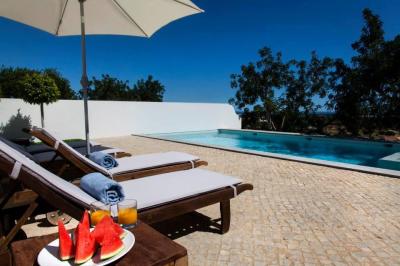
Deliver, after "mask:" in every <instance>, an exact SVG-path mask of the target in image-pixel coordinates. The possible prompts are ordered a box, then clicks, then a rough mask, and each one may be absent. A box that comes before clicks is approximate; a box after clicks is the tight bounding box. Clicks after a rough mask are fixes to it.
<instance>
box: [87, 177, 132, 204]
mask: <svg viewBox="0 0 400 266" xmlns="http://www.w3.org/2000/svg"><path fill="white" fill-rule="evenodd" d="M80 187H81V188H82V189H83V190H84V191H86V192H87V193H88V194H89V195H91V196H92V197H93V198H95V199H97V200H99V201H101V202H103V203H105V204H116V203H118V202H120V201H122V200H124V198H125V194H124V190H123V189H122V187H121V185H120V184H118V182H116V181H114V180H112V179H110V178H108V177H106V176H104V175H103V174H101V173H90V174H87V175H85V176H84V177H82V179H81V183H80Z"/></svg>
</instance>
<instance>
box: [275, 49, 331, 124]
mask: <svg viewBox="0 0 400 266" xmlns="http://www.w3.org/2000/svg"><path fill="white" fill-rule="evenodd" d="M290 65H291V67H290V72H289V77H288V78H287V79H286V84H285V85H286V86H285V87H286V90H285V92H284V93H283V94H282V96H281V97H280V99H279V103H280V109H281V116H282V120H281V126H280V129H281V130H285V131H298V130H301V131H302V130H304V129H305V128H307V127H308V126H311V121H312V120H314V119H313V117H314V116H315V114H316V112H317V111H319V110H320V109H321V107H322V106H321V105H319V104H316V103H315V99H316V98H317V97H319V98H325V97H326V95H327V93H328V91H329V88H330V87H329V85H330V82H329V77H330V73H331V71H332V66H333V60H332V59H330V58H328V57H325V58H323V59H320V58H318V56H317V53H316V52H312V53H311V59H310V61H309V62H307V61H305V60H301V61H296V60H291V62H290Z"/></svg>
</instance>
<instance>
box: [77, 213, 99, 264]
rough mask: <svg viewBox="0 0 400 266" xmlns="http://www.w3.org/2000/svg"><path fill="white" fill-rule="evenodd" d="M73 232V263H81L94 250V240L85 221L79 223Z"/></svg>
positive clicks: (88, 257)
mask: <svg viewBox="0 0 400 266" xmlns="http://www.w3.org/2000/svg"><path fill="white" fill-rule="evenodd" d="M83 219H84V218H83ZM75 233H76V235H75V240H76V245H75V247H76V249H75V264H82V263H84V262H86V261H88V260H90V259H91V258H92V256H93V254H94V253H95V251H96V241H95V239H94V237H93V236H92V235H91V233H90V231H89V227H87V225H86V224H85V223H79V224H78V227H77V229H76V231H75Z"/></svg>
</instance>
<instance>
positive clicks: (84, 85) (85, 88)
mask: <svg viewBox="0 0 400 266" xmlns="http://www.w3.org/2000/svg"><path fill="white" fill-rule="evenodd" d="M84 2H85V0H79V5H80V13H81V46H82V78H81V85H82V91H83V105H84V112H85V137H86V152H87V155H89V154H90V142H89V111H88V89H89V80H88V77H87V72H86V38H85V37H86V36H85V7H84Z"/></svg>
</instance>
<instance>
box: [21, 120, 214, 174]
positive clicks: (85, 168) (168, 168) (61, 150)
mask: <svg viewBox="0 0 400 266" xmlns="http://www.w3.org/2000/svg"><path fill="white" fill-rule="evenodd" d="M25 131H26V132H27V133H29V134H31V135H32V136H34V137H36V138H38V139H40V140H41V141H42V142H43V143H45V144H47V145H48V146H50V147H54V145H55V143H56V139H54V138H53V137H52V136H49V135H48V134H46V132H45V131H44V130H43V129H41V128H37V127H33V128H29V129H25ZM56 152H57V154H59V155H60V156H61V157H62V158H64V159H65V160H66V161H69V162H70V163H71V164H72V165H74V166H76V167H77V168H78V169H80V170H81V171H82V172H84V173H86V174H89V173H93V172H97V170H96V169H94V168H93V167H92V166H91V165H89V164H86V163H85V162H84V161H82V160H80V159H79V158H77V157H75V156H74V155H71V152H70V151H69V150H67V149H66V148H65V147H64V146H63V145H60V146H59V147H58V149H57V150H56ZM207 165H208V163H207V162H206V161H202V160H196V161H194V162H183V163H176V164H171V165H164V166H157V167H152V168H146V169H140V170H133V171H128V172H122V173H118V174H114V175H113V179H114V180H116V181H125V180H130V179H135V178H141V177H146V176H151V175H158V174H165V173H170V172H175V171H182V170H188V169H192V168H195V167H199V166H207Z"/></svg>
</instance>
